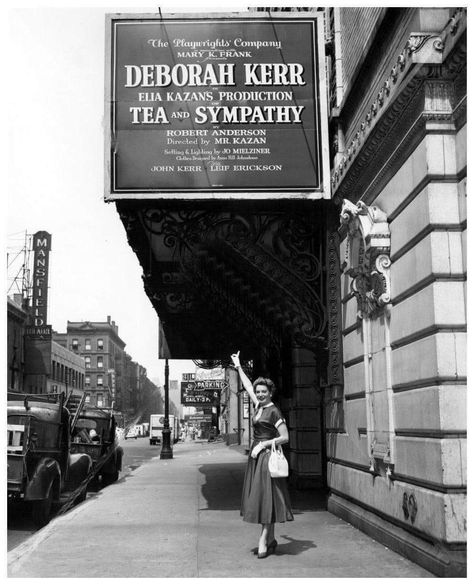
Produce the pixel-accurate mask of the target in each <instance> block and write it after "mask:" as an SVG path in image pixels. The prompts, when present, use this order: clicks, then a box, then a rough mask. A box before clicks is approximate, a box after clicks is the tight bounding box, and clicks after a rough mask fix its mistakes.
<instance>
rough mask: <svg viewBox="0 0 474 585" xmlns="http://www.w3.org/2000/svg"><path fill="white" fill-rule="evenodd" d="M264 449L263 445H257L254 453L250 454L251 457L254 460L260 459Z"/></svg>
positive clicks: (253, 450)
mask: <svg viewBox="0 0 474 585" xmlns="http://www.w3.org/2000/svg"><path fill="white" fill-rule="evenodd" d="M263 449H265V447H264V445H263V444H262V443H257V444H256V445H255V447H254V448H253V449H252V452H251V453H250V457H252V458H253V459H256V458H257V457H258V454H259V453H260V451H263Z"/></svg>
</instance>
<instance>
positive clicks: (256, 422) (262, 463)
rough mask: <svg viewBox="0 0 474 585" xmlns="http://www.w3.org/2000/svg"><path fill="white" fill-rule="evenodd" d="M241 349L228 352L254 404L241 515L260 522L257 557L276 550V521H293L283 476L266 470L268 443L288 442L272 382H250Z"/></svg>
mask: <svg viewBox="0 0 474 585" xmlns="http://www.w3.org/2000/svg"><path fill="white" fill-rule="evenodd" d="M239 356H240V351H238V352H237V353H234V354H232V355H231V358H232V362H233V364H234V366H235V368H236V369H237V371H238V372H239V376H240V379H241V381H242V384H243V386H244V389H245V390H246V391H247V393H248V395H249V397H250V399H251V400H252V403H253V405H254V407H255V410H256V412H255V414H254V416H253V418H252V426H253V436H254V440H253V443H252V447H251V451H250V455H249V458H248V462H247V469H246V471H245V478H244V488H243V493H242V504H241V508H240V515H241V516H243V519H244V521H245V522H251V523H253V524H261V526H262V532H261V534H260V539H259V541H258V555H257V556H258V558H259V559H264V558H265V557H267V556H268V555H269V554H272V553H274V552H275V549H276V547H277V544H278V543H277V541H276V540H275V522H286V521H290V520H293V512H292V510H291V503H290V497H289V494H288V488H287V485H286V478H272V477H271V475H270V472H269V470H268V460H269V458H270V452H271V446H272V442H273V441H274V442H275V444H276V445H283V444H284V443H288V428H287V426H286V422H285V419H284V418H283V416H282V414H281V412H280V409H279V408H278V407H277V406H276V405H275V404H273V402H272V398H273V394H274V392H275V385H274V383H273V382H272V381H271V380H270V378H257V379H256V380H255V381H254V382H253V384H252V382H251V381H250V380H249V378H248V377H247V375H246V374H245V372H244V371H243V369H242V366H241V364H240V357H239Z"/></svg>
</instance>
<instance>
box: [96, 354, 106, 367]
mask: <svg viewBox="0 0 474 585" xmlns="http://www.w3.org/2000/svg"><path fill="white" fill-rule="evenodd" d="M97 367H98V368H99V369H102V368H103V367H104V356H102V355H98V356H97Z"/></svg>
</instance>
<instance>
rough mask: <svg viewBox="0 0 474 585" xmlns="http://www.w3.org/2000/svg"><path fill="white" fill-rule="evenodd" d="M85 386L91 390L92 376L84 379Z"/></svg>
mask: <svg viewBox="0 0 474 585" xmlns="http://www.w3.org/2000/svg"><path fill="white" fill-rule="evenodd" d="M84 386H85V387H86V388H90V387H91V377H90V376H86V377H85V378H84Z"/></svg>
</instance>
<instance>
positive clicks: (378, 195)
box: [327, 8, 467, 576]
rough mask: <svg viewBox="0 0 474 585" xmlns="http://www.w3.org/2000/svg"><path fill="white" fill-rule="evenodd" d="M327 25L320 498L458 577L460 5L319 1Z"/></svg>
mask: <svg viewBox="0 0 474 585" xmlns="http://www.w3.org/2000/svg"><path fill="white" fill-rule="evenodd" d="M333 33H334V34H333V39H332V41H333V46H334V48H333V53H332V55H333V57H334V58H335V85H334V87H335V89H336V91H335V94H334V95H333V98H334V99H333V108H332V120H331V122H332V128H333V136H334V144H333V146H334V149H335V153H334V167H333V173H332V186H333V199H334V202H335V204H336V205H338V206H339V207H340V210H341V212H340V217H341V227H340V230H339V236H340V263H341V267H342V274H341V285H340V289H341V303H342V304H341V327H342V345H341V347H342V348H343V349H342V368H343V372H342V378H341V381H342V382H343V384H342V385H341V386H340V387H333V388H332V393H330V394H329V395H328V396H327V402H328V406H329V416H328V421H327V430H328V435H327V462H328V488H329V490H330V497H329V509H330V510H331V511H333V512H335V513H336V514H339V515H341V516H342V517H344V518H346V519H348V520H349V521H351V522H353V523H355V524H356V525H358V526H360V527H361V528H363V529H364V530H367V531H368V532H369V533H371V534H376V535H377V536H378V538H380V539H381V540H382V541H383V542H385V543H387V544H389V545H390V546H392V547H394V548H396V549H397V550H400V551H401V552H403V553H405V554H407V555H408V556H409V557H410V558H412V559H414V560H416V561H417V562H419V563H421V564H423V565H424V566H425V567H427V568H428V569H429V570H431V571H434V572H435V573H437V574H438V575H442V576H448V575H451V576H452V575H462V574H463V572H464V571H465V567H464V563H465V546H466V481H467V474H466V429H467V421H466V412H467V411H466V326H467V324H466V167H467V160H466V13H465V10H463V9H447V8H435V9H425V8H413V9H395V8H394V9H387V8H386V9H382V8H373V9H365V8H353V9H348V8H347V9H345V8H341V9H334V14H333ZM355 39H359V41H356V40H355Z"/></svg>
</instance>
